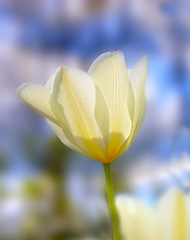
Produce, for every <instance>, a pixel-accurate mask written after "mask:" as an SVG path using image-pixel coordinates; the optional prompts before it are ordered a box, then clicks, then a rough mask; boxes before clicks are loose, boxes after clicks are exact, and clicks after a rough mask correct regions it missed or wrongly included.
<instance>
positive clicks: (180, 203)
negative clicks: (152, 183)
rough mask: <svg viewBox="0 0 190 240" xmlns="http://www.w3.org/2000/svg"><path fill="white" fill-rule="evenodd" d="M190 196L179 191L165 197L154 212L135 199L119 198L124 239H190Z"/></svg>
mask: <svg viewBox="0 0 190 240" xmlns="http://www.w3.org/2000/svg"><path fill="white" fill-rule="evenodd" d="M189 202H190V196H189V195H185V194H183V193H182V192H181V191H180V190H179V189H173V190H170V191H169V192H167V193H166V194H164V195H163V196H162V197H161V198H160V200H159V201H158V203H157V204H156V206H154V208H150V207H148V206H146V205H145V204H143V203H141V202H139V201H137V200H136V199H134V198H132V197H128V196H119V197H118V198H117V201H116V204H117V207H118V211H119V216H120V223H121V231H122V234H123V237H124V239H126V240H127V239H131V240H153V239H154V240H188V239H190V229H189V226H190V225H189V224H190V204H189Z"/></svg>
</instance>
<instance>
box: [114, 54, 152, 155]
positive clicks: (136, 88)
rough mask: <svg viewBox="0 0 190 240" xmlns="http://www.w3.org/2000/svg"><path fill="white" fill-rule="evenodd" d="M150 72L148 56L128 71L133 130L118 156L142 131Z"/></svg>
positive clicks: (129, 107)
mask: <svg viewBox="0 0 190 240" xmlns="http://www.w3.org/2000/svg"><path fill="white" fill-rule="evenodd" d="M147 71H148V60H147V56H145V57H143V58H142V59H140V60H139V61H138V62H137V63H136V64H135V66H134V67H133V69H132V70H130V71H128V76H129V82H130V84H129V86H130V87H129V89H131V90H132V92H131V91H129V95H128V99H127V102H128V104H129V105H128V109H129V110H130V111H129V112H130V116H132V119H133V122H132V129H131V133H130V136H129V138H128V139H127V140H126V141H125V143H124V144H123V146H122V147H121V149H120V150H119V151H118V153H117V156H119V155H120V154H121V153H123V152H124V151H126V150H127V149H128V148H129V147H130V146H131V144H132V143H133V142H134V140H135V139H136V137H137V135H138V133H139V132H140V130H141V127H142V124H143V121H144V118H145V113H146V98H145V81H146V76H147Z"/></svg>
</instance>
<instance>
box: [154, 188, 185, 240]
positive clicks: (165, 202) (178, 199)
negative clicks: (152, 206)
mask: <svg viewBox="0 0 190 240" xmlns="http://www.w3.org/2000/svg"><path fill="white" fill-rule="evenodd" d="M157 212H158V216H159V219H160V224H161V227H162V230H163V231H162V232H163V239H164V240H187V239H188V238H187V211H186V205H185V198H184V196H183V194H182V192H181V191H180V190H178V189H174V190H172V191H170V192H168V193H167V194H165V195H164V196H163V197H162V198H161V199H160V201H159V202H158V205H157Z"/></svg>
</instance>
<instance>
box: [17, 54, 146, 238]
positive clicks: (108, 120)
mask: <svg viewBox="0 0 190 240" xmlns="http://www.w3.org/2000/svg"><path fill="white" fill-rule="evenodd" d="M147 67H148V63H147V57H146V56H145V57H143V58H142V59H140V60H139V61H138V62H137V63H136V64H135V66H134V67H133V69H131V70H127V68H126V64H125V59H124V56H123V54H122V53H121V52H115V53H105V54H103V55H101V56H100V57H98V58H97V59H96V60H95V61H94V63H93V64H92V66H91V67H90V69H89V71H88V72H87V73H86V72H84V71H82V70H80V69H78V68H73V67H68V66H60V67H59V68H58V69H57V71H56V72H55V73H54V74H52V76H51V77H50V78H49V80H48V81H47V83H46V84H45V86H42V85H39V84H31V83H27V84H23V85H22V86H21V87H19V89H18V94H19V95H20V97H21V98H22V99H23V100H24V102H26V103H27V104H28V105H29V106H30V107H32V108H33V109H34V110H36V111H37V112H38V113H40V114H41V115H43V116H44V117H45V118H46V120H47V122H48V124H49V125H50V127H51V128H52V129H53V131H54V132H55V134H56V135H57V136H58V138H59V139H60V140H61V141H62V142H63V144H65V145H66V146H67V147H69V148H71V149H72V150H75V151H77V152H79V153H82V154H84V155H86V156H88V157H90V158H92V159H95V160H97V161H99V162H101V163H102V164H103V165H104V172H105V176H106V186H107V192H108V199H109V202H110V208H111V214H112V219H113V225H115V227H114V228H115V229H116V231H115V232H116V233H114V236H115V239H119V230H118V221H117V212H116V207H115V202H114V192H113V186H112V181H111V174H110V164H111V163H112V162H113V161H114V160H115V159H116V158H117V157H118V156H119V155H121V154H122V153H123V152H125V151H126V150H127V149H128V148H129V146H130V145H131V144H132V143H133V141H134V140H135V138H136V137H137V135H138V133H139V131H140V128H141V126H142V123H143V120H144V116H145V111H146V101H145V91H144V88H145V80H146V75H147Z"/></svg>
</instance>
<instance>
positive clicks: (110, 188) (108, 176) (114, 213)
mask: <svg viewBox="0 0 190 240" xmlns="http://www.w3.org/2000/svg"><path fill="white" fill-rule="evenodd" d="M103 166H104V173H105V179H106V188H107V195H108V201H109V205H110V212H111V217H112V224H113V233H114V240H120V233H119V221H118V215H117V209H116V205H115V198H114V190H113V183H112V178H111V168H110V167H111V164H110V163H107V164H104V165H103Z"/></svg>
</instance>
